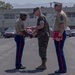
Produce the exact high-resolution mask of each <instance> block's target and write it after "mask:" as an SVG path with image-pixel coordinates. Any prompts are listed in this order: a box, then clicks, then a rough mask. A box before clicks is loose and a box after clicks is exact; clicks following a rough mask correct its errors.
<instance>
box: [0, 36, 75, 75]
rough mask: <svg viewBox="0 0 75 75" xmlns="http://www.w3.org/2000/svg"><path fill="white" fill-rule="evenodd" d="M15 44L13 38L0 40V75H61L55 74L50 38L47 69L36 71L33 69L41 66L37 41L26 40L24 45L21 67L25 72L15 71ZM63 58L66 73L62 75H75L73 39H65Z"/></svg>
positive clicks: (74, 39) (55, 67) (74, 38)
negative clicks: (66, 68) (66, 69)
mask: <svg viewBox="0 0 75 75" xmlns="http://www.w3.org/2000/svg"><path fill="white" fill-rule="evenodd" d="M15 49H16V47H15V42H14V39H13V38H10V39H4V38H3V39H2V38H1V39H0V75H61V74H55V73H54V71H55V70H57V69H58V65H57V58H56V53H55V48H54V43H53V40H52V38H50V40H49V45H48V49H47V58H48V60H47V69H46V70H45V71H37V70H35V67H37V66H38V65H40V64H41V60H40V57H39V55H38V44H37V39H34V38H33V39H29V38H26V44H25V48H24V53H23V60H22V61H23V65H24V66H26V67H27V68H26V69H25V70H19V71H17V70H15V53H16V50H15ZM64 53H65V58H66V62H67V67H68V72H67V73H66V74H62V75H75V37H71V38H67V40H66V42H65V47H64Z"/></svg>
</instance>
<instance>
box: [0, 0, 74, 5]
mask: <svg viewBox="0 0 75 75" xmlns="http://www.w3.org/2000/svg"><path fill="white" fill-rule="evenodd" d="M0 1H4V2H6V3H11V4H12V3H18V4H26V3H32V4H39V3H50V2H54V1H55V2H56V1H57V2H63V3H65V2H66V3H67V2H74V3H75V0H0Z"/></svg>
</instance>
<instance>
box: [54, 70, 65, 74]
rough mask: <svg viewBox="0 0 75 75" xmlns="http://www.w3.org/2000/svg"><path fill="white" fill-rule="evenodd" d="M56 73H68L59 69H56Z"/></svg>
mask: <svg viewBox="0 0 75 75" xmlns="http://www.w3.org/2000/svg"><path fill="white" fill-rule="evenodd" d="M55 73H66V71H61V70H58V71H55Z"/></svg>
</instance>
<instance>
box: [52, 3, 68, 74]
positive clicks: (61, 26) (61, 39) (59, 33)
mask: <svg viewBox="0 0 75 75" xmlns="http://www.w3.org/2000/svg"><path fill="white" fill-rule="evenodd" d="M54 9H55V10H56V11H57V14H56V19H55V25H54V37H53V38H54V44H55V49H56V54H57V59H58V66H59V70H57V71H55V73H66V72H67V67H66V61H65V57H64V52H63V47H64V43H65V40H66V33H65V28H66V26H67V16H66V14H65V12H64V11H63V10H62V3H58V2H55V5H54Z"/></svg>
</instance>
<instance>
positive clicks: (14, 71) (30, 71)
mask: <svg viewBox="0 0 75 75" xmlns="http://www.w3.org/2000/svg"><path fill="white" fill-rule="evenodd" d="M43 71H44V70H25V69H24V70H23V69H20V70H16V69H8V70H5V72H6V73H16V72H20V73H38V72H43Z"/></svg>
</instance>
